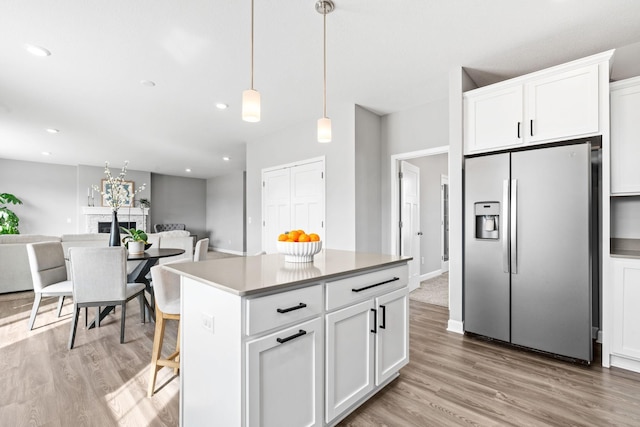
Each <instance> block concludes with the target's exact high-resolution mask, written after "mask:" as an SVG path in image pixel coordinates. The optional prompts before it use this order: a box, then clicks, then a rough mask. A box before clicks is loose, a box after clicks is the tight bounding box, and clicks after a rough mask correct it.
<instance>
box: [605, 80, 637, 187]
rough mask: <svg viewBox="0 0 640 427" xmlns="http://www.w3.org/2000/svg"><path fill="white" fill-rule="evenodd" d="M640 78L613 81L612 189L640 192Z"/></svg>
mask: <svg viewBox="0 0 640 427" xmlns="http://www.w3.org/2000/svg"><path fill="white" fill-rule="evenodd" d="M639 123H640V78H633V79H629V80H625V81H622V82H616V83H613V84H611V193H612V194H639V193H640V169H639V168H638V159H640V139H638V126H639Z"/></svg>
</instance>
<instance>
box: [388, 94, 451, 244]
mask: <svg viewBox="0 0 640 427" xmlns="http://www.w3.org/2000/svg"><path fill="white" fill-rule="evenodd" d="M448 123H449V118H448V114H447V100H446V99H442V100H439V101H435V102H432V103H429V104H425V105H421V106H419V107H416V108H413V109H410V110H406V111H400V112H398V113H392V114H389V115H386V116H383V117H382V122H381V135H382V155H381V166H380V188H381V193H380V201H381V205H382V211H381V224H382V230H381V236H382V252H383V253H390V252H391V241H390V240H391V210H392V209H397V207H393V206H391V179H392V177H391V156H392V155H394V154H402V153H410V152H413V151H419V150H424V149H427V148H435V147H441V146H446V145H447V144H448V142H449V134H448V132H449V129H448ZM394 180H395V178H394Z"/></svg>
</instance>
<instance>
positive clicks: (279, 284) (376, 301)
mask: <svg viewBox="0 0 640 427" xmlns="http://www.w3.org/2000/svg"><path fill="white" fill-rule="evenodd" d="M409 260H410V258H407V257H399V256H393V255H382V254H370V253H357V252H351V251H340V250H332V249H325V250H322V251H321V252H320V253H319V254H317V255H316V256H315V257H314V261H313V262H310V263H289V262H285V261H284V256H283V255H279V254H270V255H260V256H251V257H235V258H225V259H218V260H210V261H204V262H197V263H177V264H170V265H165V268H168V269H170V270H171V271H173V272H175V273H177V274H180V275H181V276H182V279H181V292H182V307H181V312H182V314H181V330H180V337H181V354H180V363H181V370H180V390H181V392H180V422H181V425H182V426H189V427H193V426H225V427H227V426H263V427H268V426H278V427H284V426H295V427H300V426H330V425H335V424H337V423H338V422H339V421H340V420H341V419H343V418H344V417H345V416H347V415H348V414H349V413H350V412H352V411H353V410H354V409H355V408H357V407H358V406H360V405H361V404H362V403H363V402H365V401H366V400H367V399H369V398H370V397H371V396H373V395H374V394H375V393H376V392H377V391H379V390H380V389H381V388H383V387H384V386H385V385H387V384H388V383H389V382H391V381H392V380H393V379H395V378H396V377H397V376H398V375H399V373H398V372H399V370H400V368H402V367H403V366H404V365H406V364H407V363H408V361H409V330H408V329H409V328H408V313H409V309H408V280H407V274H408V268H407V261H409Z"/></svg>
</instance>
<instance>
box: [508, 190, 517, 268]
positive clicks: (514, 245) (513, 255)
mask: <svg viewBox="0 0 640 427" xmlns="http://www.w3.org/2000/svg"><path fill="white" fill-rule="evenodd" d="M510 204H511V217H510V220H509V225H510V228H511V230H510V231H511V233H510V236H511V274H518V180H517V179H512V180H511V200H510Z"/></svg>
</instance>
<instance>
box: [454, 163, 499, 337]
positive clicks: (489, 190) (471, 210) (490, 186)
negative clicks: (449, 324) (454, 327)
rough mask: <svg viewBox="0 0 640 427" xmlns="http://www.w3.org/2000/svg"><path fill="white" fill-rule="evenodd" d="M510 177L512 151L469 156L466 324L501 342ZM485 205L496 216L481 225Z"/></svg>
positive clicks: (466, 237)
mask: <svg viewBox="0 0 640 427" xmlns="http://www.w3.org/2000/svg"><path fill="white" fill-rule="evenodd" d="M508 180H509V155H508V154H497V155H491V156H485V157H476V158H470V159H466V160H465V199H464V200H465V207H464V211H465V229H464V235H465V253H464V266H465V269H464V329H465V331H468V332H473V333H476V334H480V335H484V336H487V337H491V338H495V339H498V340H502V341H509V315H510V309H509V273H508V269H509V265H508V254H509V252H508V221H507V218H506V215H505V214H506V213H508V200H507V198H508V197H507V198H505V194H508V187H505V184H506V185H508ZM478 203H481V204H479V205H478ZM485 205H486V209H487V213H490V214H491V217H492V218H491V217H490V218H489V220H488V221H487V222H485V223H484V225H482V221H483V220H484V218H483V217H482V216H480V215H478V216H477V214H479V213H480V212H481V211H482V209H484V208H485ZM496 213H497V214H498V217H497V218H496V217H495V214H496ZM495 219H497V221H495ZM478 227H485V228H484V229H482V228H480V229H478ZM496 234H497V237H498V238H497V239H495V235H496ZM483 236H484V237H485V238H483Z"/></svg>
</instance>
